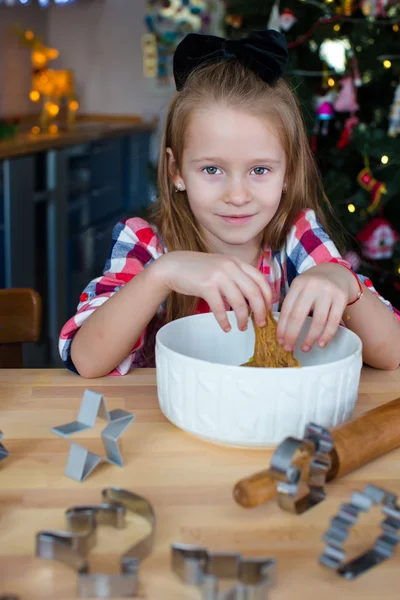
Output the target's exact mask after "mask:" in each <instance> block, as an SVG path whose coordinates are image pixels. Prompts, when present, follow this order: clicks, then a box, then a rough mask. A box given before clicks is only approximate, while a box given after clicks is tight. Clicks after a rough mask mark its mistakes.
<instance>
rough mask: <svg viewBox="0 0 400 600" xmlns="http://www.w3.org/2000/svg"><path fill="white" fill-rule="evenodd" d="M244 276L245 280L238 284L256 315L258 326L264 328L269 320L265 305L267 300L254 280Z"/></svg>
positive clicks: (241, 279)
mask: <svg viewBox="0 0 400 600" xmlns="http://www.w3.org/2000/svg"><path fill="white" fill-rule="evenodd" d="M244 276H245V279H244V278H243V277H241V278H240V280H239V281H238V282H237V285H238V287H239V289H240V291H241V293H242V294H243V296H244V297H245V298H246V300H247V301H248V303H249V305H250V308H251V310H252V311H253V313H254V318H255V320H256V323H257V325H259V326H260V327H263V326H264V325H265V323H266V320H267V306H266V303H265V298H264V296H263V294H262V292H261V290H260V288H259V287H258V285H257V284H256V283H255V282H254V280H253V279H251V278H250V277H247V275H244Z"/></svg>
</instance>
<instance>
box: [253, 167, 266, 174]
mask: <svg viewBox="0 0 400 600" xmlns="http://www.w3.org/2000/svg"><path fill="white" fill-rule="evenodd" d="M268 171H269V169H267V167H255V168H254V169H253V171H252V173H253V172H254V173H255V174H256V175H265V173H268Z"/></svg>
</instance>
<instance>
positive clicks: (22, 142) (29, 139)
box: [0, 115, 158, 160]
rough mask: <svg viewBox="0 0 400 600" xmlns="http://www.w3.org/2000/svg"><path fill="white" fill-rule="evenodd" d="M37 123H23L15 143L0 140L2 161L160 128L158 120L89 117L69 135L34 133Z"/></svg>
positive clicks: (62, 133)
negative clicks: (33, 129)
mask: <svg viewBox="0 0 400 600" xmlns="http://www.w3.org/2000/svg"><path fill="white" fill-rule="evenodd" d="M38 120H39V119H37V120H36V121H33V120H32V119H30V120H29V121H28V120H27V121H26V122H21V123H20V126H19V132H18V133H17V135H16V136H15V137H14V138H13V139H11V140H0V160H2V159H8V158H15V157H18V156H23V155H26V154H34V153H35V152H42V151H45V150H51V149H56V148H63V147H65V146H72V145H75V144H83V143H86V142H92V141H96V140H102V139H104V138H112V137H119V136H121V135H125V134H129V133H132V132H135V131H154V129H155V128H156V127H157V124H158V120H157V119H154V120H152V121H144V120H143V119H142V118H141V117H136V116H131V117H119V116H109V115H90V116H80V117H79V118H78V119H77V121H76V124H75V125H74V127H73V129H70V130H68V131H59V132H57V133H32V127H33V126H35V125H36V124H37V123H38Z"/></svg>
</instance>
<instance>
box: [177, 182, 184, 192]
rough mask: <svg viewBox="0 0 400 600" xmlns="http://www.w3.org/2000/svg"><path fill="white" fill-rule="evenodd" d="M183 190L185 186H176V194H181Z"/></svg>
mask: <svg viewBox="0 0 400 600" xmlns="http://www.w3.org/2000/svg"><path fill="white" fill-rule="evenodd" d="M182 188H183V185H182V184H181V183H178V184H177V186H176V188H175V191H176V192H181V191H182Z"/></svg>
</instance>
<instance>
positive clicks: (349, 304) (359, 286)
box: [341, 263, 364, 307]
mask: <svg viewBox="0 0 400 600" xmlns="http://www.w3.org/2000/svg"><path fill="white" fill-rule="evenodd" d="M341 264H342V266H343V267H346V265H343V263H341ZM346 269H347V270H348V271H350V273H351V274H352V275H353V277H355V278H356V281H357V283H358V289H359V292H358V294H357V298H356V299H355V300H353V301H352V302H349V303H348V304H346V307H347V306H351V305H352V304H355V303H356V302H358V301H359V300H361V298H362V297H363V295H364V290H363V289H362V285H361V281H360V280H359V278H358V277H357V274H356V273H354V271H352V270H351V269H349V267H346Z"/></svg>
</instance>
